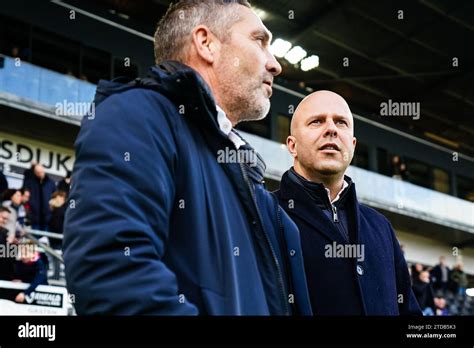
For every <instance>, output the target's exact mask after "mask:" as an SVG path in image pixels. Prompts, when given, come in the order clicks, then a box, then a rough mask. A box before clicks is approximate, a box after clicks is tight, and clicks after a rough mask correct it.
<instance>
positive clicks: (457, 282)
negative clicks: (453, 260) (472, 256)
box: [451, 262, 469, 296]
mask: <svg viewBox="0 0 474 348" xmlns="http://www.w3.org/2000/svg"><path fill="white" fill-rule="evenodd" d="M451 280H452V282H453V290H454V291H455V292H457V293H458V294H459V295H462V296H464V295H465V294H466V288H467V285H468V283H469V282H468V280H467V275H466V273H464V270H463V264H462V263H461V262H459V263H457V264H456V266H454V269H453V271H452V273H451Z"/></svg>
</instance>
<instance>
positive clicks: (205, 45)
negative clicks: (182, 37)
mask: <svg viewBox="0 0 474 348" xmlns="http://www.w3.org/2000/svg"><path fill="white" fill-rule="evenodd" d="M218 44H219V43H218V42H217V38H216V37H215V36H214V35H213V34H212V32H211V30H210V29H209V28H208V27H206V26H205V25H198V26H197V27H196V28H194V30H193V32H192V45H193V46H194V49H195V50H196V52H197V54H198V56H199V57H201V58H202V59H203V60H205V61H206V62H207V63H209V64H212V63H214V60H215V58H216V57H215V54H216V52H217V51H216V49H217V47H219V46H218Z"/></svg>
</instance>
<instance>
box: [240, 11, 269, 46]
mask: <svg viewBox="0 0 474 348" xmlns="http://www.w3.org/2000/svg"><path fill="white" fill-rule="evenodd" d="M239 11H241V20H240V21H239V22H238V23H237V24H240V25H241V26H242V27H245V28H247V29H248V30H249V31H250V32H254V31H255V32H261V33H262V34H265V35H266V36H268V37H269V40H270V41H271V39H272V33H271V32H270V30H268V28H267V27H266V26H265V24H263V22H262V20H261V19H260V17H259V16H258V15H257V14H256V13H255V12H254V11H253V10H252V9H250V8H248V7H245V6H239Z"/></svg>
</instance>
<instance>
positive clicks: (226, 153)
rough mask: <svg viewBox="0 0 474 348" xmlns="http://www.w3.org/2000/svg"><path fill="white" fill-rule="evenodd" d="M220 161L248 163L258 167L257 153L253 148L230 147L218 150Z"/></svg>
mask: <svg viewBox="0 0 474 348" xmlns="http://www.w3.org/2000/svg"><path fill="white" fill-rule="evenodd" d="M217 162H218V163H243V164H245V163H247V164H248V165H249V166H250V167H256V166H257V163H258V160H257V154H256V152H255V151H253V150H236V149H229V148H228V147H226V148H225V150H219V151H217Z"/></svg>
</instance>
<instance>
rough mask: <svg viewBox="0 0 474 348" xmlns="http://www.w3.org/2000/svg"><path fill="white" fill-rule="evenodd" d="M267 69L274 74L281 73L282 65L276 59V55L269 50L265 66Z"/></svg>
mask: <svg viewBox="0 0 474 348" xmlns="http://www.w3.org/2000/svg"><path fill="white" fill-rule="evenodd" d="M265 68H266V69H267V71H269V72H270V73H271V74H272V75H273V76H278V75H280V74H281V70H282V69H281V65H280V63H278V61H277V60H276V58H275V56H274V55H273V54H271V53H270V51H268V60H267V64H266V66H265Z"/></svg>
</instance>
